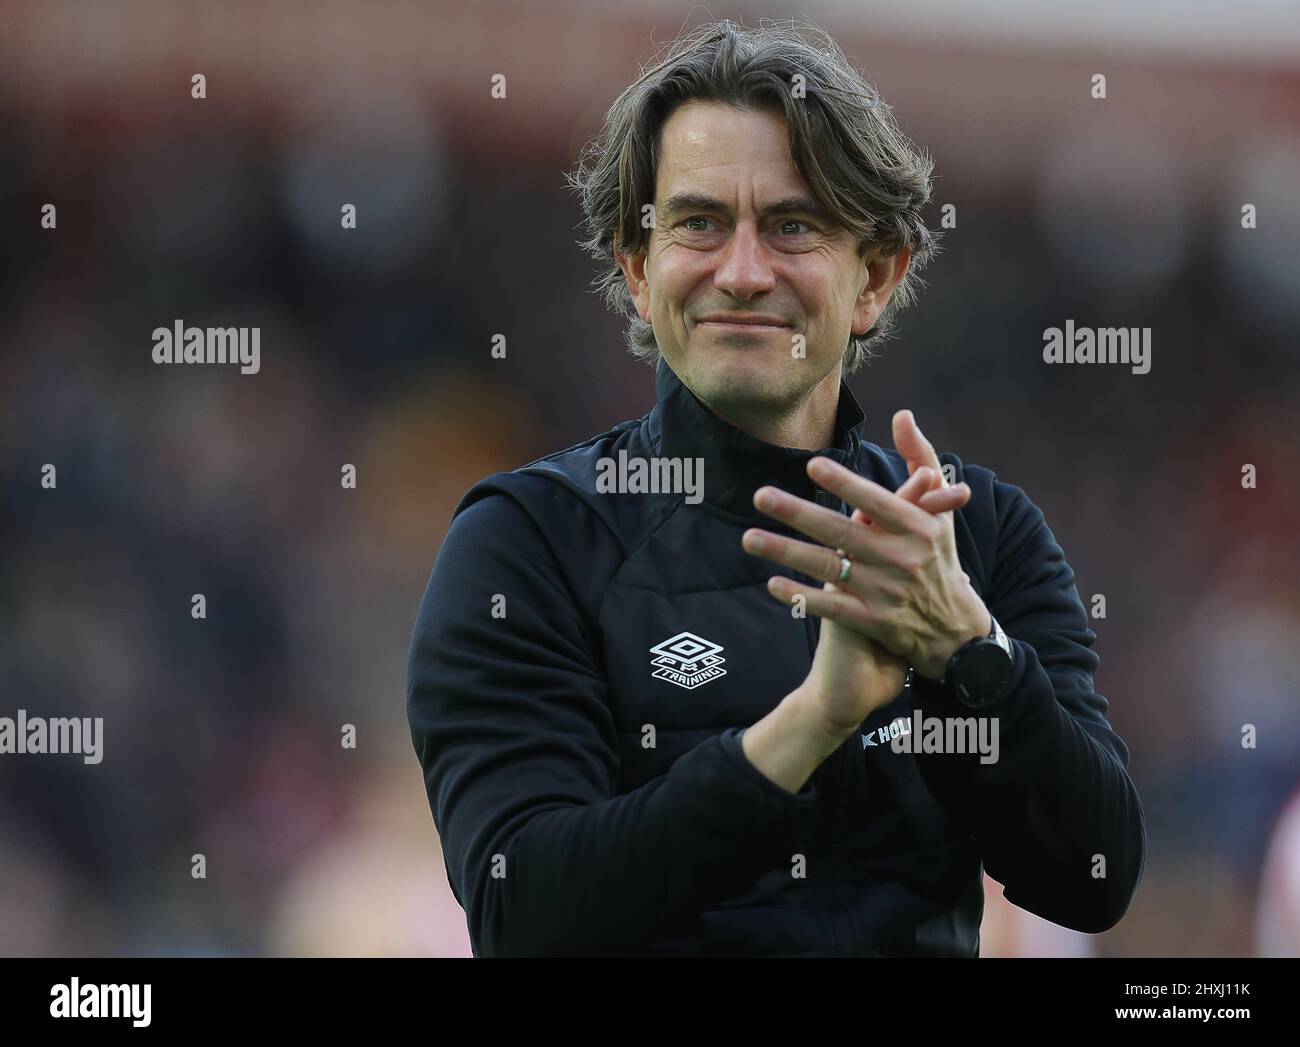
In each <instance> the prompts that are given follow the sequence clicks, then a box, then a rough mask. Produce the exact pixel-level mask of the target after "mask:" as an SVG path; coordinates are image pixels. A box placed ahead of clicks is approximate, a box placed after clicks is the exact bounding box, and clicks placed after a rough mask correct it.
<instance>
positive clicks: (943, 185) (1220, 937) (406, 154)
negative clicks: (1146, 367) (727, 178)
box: [0, 0, 1300, 956]
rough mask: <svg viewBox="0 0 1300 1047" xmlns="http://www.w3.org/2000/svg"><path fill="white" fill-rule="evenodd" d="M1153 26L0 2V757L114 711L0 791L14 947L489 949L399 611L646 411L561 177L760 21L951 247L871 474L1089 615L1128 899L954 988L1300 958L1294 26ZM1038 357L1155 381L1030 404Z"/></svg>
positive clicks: (3, 929)
mask: <svg viewBox="0 0 1300 1047" xmlns="http://www.w3.org/2000/svg"><path fill="white" fill-rule="evenodd" d="M1139 6H1140V5H1126V4H1121V3H1118V2H1112V0H1104V2H1092V3H1089V4H1088V5H1080V10H1079V12H1077V13H1069V12H1065V11H1055V12H1051V13H1049V12H1047V11H1040V10H1037V9H1036V6H1035V5H1031V4H1029V3H1021V2H997V3H986V4H980V5H957V4H954V3H945V2H938V0H909V2H908V3H906V4H902V3H896V2H889V3H880V4H874V5H873V4H859V3H849V2H834V3H823V4H820V5H804V6H802V7H800V8H799V9H798V10H797V11H796V10H791V9H788V8H782V7H780V6H779V5H736V4H725V5H715V6H711V7H709V8H708V9H707V10H706V9H705V8H704V7H702V6H701V7H696V8H692V7H691V6H690V5H686V4H671V3H655V2H650V3H646V2H639V3H637V4H630V3H622V2H616V3H608V2H604V3H597V2H595V0H572V2H568V3H564V4H554V5H547V4H537V5H534V4H527V3H523V2H522V0H519V2H508V0H498V2H494V3H491V4H486V5H483V4H474V3H453V2H447V3H442V2H435V3H375V4H361V3H356V4H345V3H330V4H308V3H276V4H271V5H261V4H255V3H249V2H237V3H229V4H221V5H188V4H172V3H164V2H148V3H145V2H140V3H126V2H111V3H103V4H96V5H83V4H79V3H70V2H63V0H60V2H45V3H36V2H23V0H0V231H2V236H3V248H2V249H0V715H7V716H11V717H12V716H14V715H15V712H16V710H17V709H18V708H20V707H21V708H25V709H26V710H27V711H28V713H29V714H31V715H48V716H59V715H65V716H74V715H77V716H103V717H104V720H105V742H104V753H105V757H104V760H103V763H102V764H100V765H98V766H85V765H83V763H82V762H81V759H80V757H76V756H65V757H50V756H47V757H34V756H30V755H28V756H18V755H10V756H5V757H0V953H3V954H19V955H67V954H108V955H117V954H160V953H162V954H182V955H207V954H225V955H279V954H310V955H332V954H364V955H441V956H456V955H469V952H470V950H469V944H468V937H467V934H466V930H465V920H464V914H463V913H462V911H461V910H460V908H459V906H458V905H457V904H456V902H455V900H454V899H453V898H452V896H451V893H450V891H449V889H448V887H447V883H446V879H445V874H444V870H443V865H442V859H441V854H440V852H439V849H438V842H437V837H436V833H435V831H434V826H433V822H432V818H431V816H430V812H429V808H428V804H427V800H426V797H425V793H424V788H423V783H422V780H421V773H420V768H419V765H418V763H417V761H416V759H415V756H414V753H413V751H412V748H411V742H410V737H409V734H408V730H407V724H406V720H405V706H404V701H405V693H404V681H405V668H406V657H407V650H408V644H409V640H410V633H411V627H412V624H413V622H414V616H415V612H416V608H417V605H418V602H419V598H420V595H421V593H422V591H423V588H424V585H425V583H426V581H427V578H428V574H429V571H430V568H431V567H432V564H433V561H434V557H435V555H436V553H437V550H438V545H439V542H440V540H441V538H442V536H443V534H444V533H445V530H446V527H447V523H448V518H449V514H450V512H451V509H452V507H453V506H454V505H455V503H456V501H457V500H458V499H459V497H460V496H461V494H463V493H464V491H465V490H466V489H467V488H469V487H470V486H471V485H472V484H473V483H474V482H475V481H476V480H478V479H479V478H481V477H482V476H484V475H486V474H488V473H491V472H494V471H497V470H503V469H511V468H515V467H517V466H519V465H522V464H524V463H526V462H528V461H530V460H532V459H534V458H537V457H540V456H542V455H544V454H548V453H550V452H552V451H554V450H558V449H560V448H562V447H566V446H569V445H570V444H573V443H577V442H579V441H581V440H584V439H586V438H587V437H589V436H591V435H592V434H594V433H597V432H600V431H603V430H605V429H607V428H609V427H610V426H612V425H613V424H614V423H616V422H619V421H621V420H624V419H627V418H634V417H638V416H640V415H642V414H643V413H645V412H646V411H647V410H649V408H650V407H651V406H652V404H653V397H654V381H653V372H652V371H651V370H650V369H649V368H648V367H645V366H644V365H641V364H638V363H636V362H635V361H634V360H633V359H632V358H631V357H630V356H629V355H628V354H627V353H626V351H625V350H624V348H623V344H622V323H621V321H620V320H619V319H618V318H616V317H614V316H611V315H609V314H607V313H606V312H605V311H604V310H603V308H602V305H601V303H600V301H599V299H598V298H597V297H596V296H595V295H594V294H592V293H590V292H589V289H588V285H589V281H590V280H591V278H592V276H593V275H594V269H593V267H592V263H591V262H590V261H589V259H587V258H586V257H585V256H584V255H583V254H582V253H581V251H580V250H579V248H578V247H577V246H576V245H575V240H576V239H577V238H578V236H579V235H580V230H579V228H578V221H579V217H580V216H579V211H578V207H577V202H576V200H575V199H574V198H573V197H572V195H571V194H570V193H569V192H568V191H567V190H566V189H565V185H564V177H563V175H564V172H565V171H566V170H568V169H571V168H572V166H573V165H574V163H575V162H576V160H577V156H578V153H579V150H580V149H581V147H582V145H583V144H584V143H585V142H586V141H587V140H588V139H589V138H590V137H591V136H592V135H594V134H595V133H596V131H597V130H598V129H599V126H600V120H601V117H602V115H603V112H604V109H605V108H606V107H607V106H608V105H609V103H610V102H611V101H612V100H613V98H614V97H615V96H616V94H617V93H618V92H619V90H621V88H622V87H623V86H624V85H625V84H626V83H628V82H629V81H630V80H631V79H633V78H634V76H635V75H636V72H637V69H638V63H644V62H647V61H648V60H649V59H650V58H651V57H652V55H653V54H654V52H655V50H656V49H657V48H658V47H659V46H661V45H663V44H665V43H666V42H668V41H670V40H671V39H672V38H673V37H675V36H676V35H677V33H678V32H679V30H680V29H682V28H683V27H686V26H691V25H694V24H696V23H698V22H700V21H703V20H711V19H713V18H721V17H737V18H742V19H743V20H744V21H746V22H747V23H748V24H750V25H753V24H756V23H757V21H758V20H759V18H761V17H780V18H785V17H790V16H791V15H799V16H806V17H810V18H812V19H813V20H815V21H816V22H817V23H818V24H819V25H821V26H822V27H823V28H825V29H826V30H827V31H828V32H830V33H831V35H832V36H833V37H834V38H835V39H836V40H837V41H838V42H839V43H840V45H841V47H842V48H843V49H844V50H845V51H846V53H848V55H849V56H850V58H852V59H853V60H854V61H855V62H856V63H857V64H858V66H859V68H861V69H862V70H863V71H864V73H865V74H866V76H867V77H868V79H869V80H871V81H872V82H873V83H875V84H876V85H877V87H878V88H879V90H880V92H881V93H882V94H883V96H884V99H885V101H886V102H887V103H889V104H891V105H892V106H894V108H895V112H896V114H897V117H898V120H899V123H900V125H901V127H902V129H903V131H904V132H905V133H906V134H908V135H909V136H910V137H912V138H913V140H915V141H916V142H917V143H918V144H919V145H921V146H922V147H924V148H925V149H927V150H928V151H929V152H930V153H931V155H933V157H934V158H935V161H936V191H935V201H934V203H933V204H932V205H931V209H930V211H929V213H928V214H927V216H926V217H927V218H928V219H929V221H930V223H931V224H932V225H938V223H939V219H940V208H941V207H942V206H943V205H945V204H953V205H955V208H956V216H957V226H956V228H955V229H952V230H951V231H949V232H948V233H947V234H946V236H945V238H944V250H943V253H941V254H940V255H939V257H938V258H937V259H936V260H935V262H934V263H933V264H932V265H931V267H930V268H929V269H928V270H927V271H926V273H925V276H926V278H927V280H928V282H929V285H930V286H929V288H928V290H926V291H925V292H924V293H923V294H922V297H921V299H920V301H919V303H918V304H917V305H916V306H915V307H914V308H913V309H911V310H909V311H908V312H906V313H904V314H903V315H902V317H901V320H900V328H899V332H898V336H897V337H896V338H894V339H892V340H891V341H889V342H887V343H885V344H884V345H882V346H880V347H879V349H878V353H879V355H878V358H877V359H876V360H875V361H874V362H872V363H871V364H869V365H868V366H866V367H865V368H863V369H862V370H861V371H859V372H858V373H857V374H855V375H854V376H853V377H852V378H851V379H850V384H851V386H852V388H853V389H854V391H855V393H856V395H857V396H858V398H859V400H860V402H861V403H862V405H863V407H864V410H865V411H866V414H867V424H866V429H867V438H868V439H869V440H872V441H874V442H876V443H881V444H886V445H888V443H889V441H890V434H889V419H890V417H891V415H892V414H893V412H894V411H895V410H897V409H899V408H902V407H910V408H912V409H913V410H914V411H915V412H916V416H917V419H918V421H919V423H920V425H921V426H922V428H923V429H924V430H925V432H926V433H927V434H928V435H929V436H930V437H931V439H932V440H934V441H935V443H936V444H937V445H938V446H939V447H940V448H941V449H946V450H953V451H955V452H956V453H958V454H959V455H960V456H961V457H962V458H963V460H965V461H968V462H975V463H979V464H983V465H987V466H989V467H991V468H993V469H994V470H995V471H996V472H997V473H998V475H999V476H1000V477H1001V478H1002V479H1004V480H1007V481H1009V482H1012V483H1015V484H1018V485H1020V486H1022V487H1024V489H1025V490H1026V492H1027V493H1028V494H1029V496H1030V498H1031V499H1033V500H1034V502H1035V503H1036V504H1038V505H1039V506H1040V507H1041V508H1042V509H1043V510H1044V512H1045V514H1046V516H1047V520H1048V522H1049V524H1050V525H1051V527H1052V529H1053V531H1054V533H1055V534H1056V536H1057V538H1058V539H1059V541H1060V542H1061V544H1062V545H1063V547H1064V549H1065V551H1066V554H1067V556H1068V558H1069V560H1070V562H1071V564H1072V566H1073V567H1074V569H1075V572H1076V574H1077V579H1078V586H1079V591H1080V594H1081V596H1082V597H1083V599H1084V601H1085V604H1087V605H1089V606H1091V601H1092V596H1093V594H1103V595H1104V596H1105V597H1106V610H1107V614H1106V618H1105V619H1104V620H1096V621H1094V622H1093V627H1094V629H1095V630H1096V632H1097V634H1098V642H1097V650H1098V651H1099V653H1100V655H1101V668H1100V671H1099V674H1098V676H1097V679H1096V684H1097V689H1098V690H1099V691H1100V692H1101V693H1102V694H1104V695H1106V696H1107V697H1108V698H1109V699H1110V701H1111V703H1112V704H1111V720H1112V723H1113V724H1114V725H1115V727H1116V728H1117V730H1118V731H1119V732H1120V734H1121V735H1122V736H1123V737H1124V739H1125V740H1126V741H1127V743H1128V744H1129V746H1130V748H1131V750H1132V761H1131V765H1130V770H1131V773H1132V775H1133V778H1134V780H1135V781H1136V783H1137V786H1138V789H1139V792H1140V795H1141V797H1142V801H1143V805H1144V808H1145V812H1146V819H1147V825H1148V830H1149V834H1150V849H1149V856H1148V859H1147V866H1146V874H1145V878H1144V880H1143V882H1142V885H1141V887H1140V888H1139V891H1138V894H1137V897H1136V899H1135V900H1134V903H1133V906H1132V908H1131V910H1130V912H1129V914H1128V916H1127V917H1126V918H1125V919H1124V920H1123V921H1122V922H1121V923H1120V924H1119V925H1118V926H1117V927H1116V928H1115V929H1113V930H1112V931H1110V932H1107V933H1106V934H1103V935H1098V936H1085V935H1077V934H1073V933H1071V932H1067V931H1063V930H1062V929H1060V928H1055V927H1053V926H1052V925H1050V924H1046V923H1045V922H1044V921H1041V920H1038V919H1037V918H1035V917H1030V916H1028V915H1027V914H1024V913H1021V912H1019V911H1018V910H1014V909H1013V908H1012V907H1010V906H1009V905H1008V904H1007V903H1006V902H1005V901H1003V899H1002V898H1001V891H1000V888H998V886H997V885H996V884H993V883H992V882H991V881H990V882H989V884H988V888H989V890H988V915H987V918H986V926H985V934H984V953H985V955H990V956H997V955H1095V956H1119V955H1202V956H1209V955H1231V956H1246V955H1255V954H1282V953H1289V954H1291V955H1295V954H1297V953H1300V807H1297V805H1296V797H1297V790H1300V668H1297V665H1298V663H1297V649H1298V648H1300V588H1298V587H1297V579H1298V578H1300V541H1298V540H1297V534H1300V495H1298V494H1297V488H1296V482H1297V467H1300V435H1298V427H1297V414H1298V412H1297V404H1298V400H1300V397H1298V396H1297V392H1298V390H1300V382H1298V381H1297V379H1298V378H1300V354H1298V352H1297V346H1296V339H1295V331H1296V329H1297V327H1296V325H1297V321H1298V320H1300V294H1297V288H1298V286H1300V284H1298V283H1297V262H1296V258H1297V251H1296V244H1297V242H1298V241H1300V200H1298V199H1297V197H1296V193H1295V189H1296V185H1297V184H1298V179H1297V173H1298V172H1300V133H1298V132H1300V57H1298V56H1300V47H1298V46H1297V43H1300V41H1298V40H1297V37H1298V36H1300V26H1298V25H1297V24H1296V22H1295V21H1294V19H1293V18H1291V19H1289V20H1288V19H1285V18H1283V17H1282V16H1283V14H1284V13H1285V12H1286V9H1287V5H1282V4H1272V3H1267V2H1263V0H1254V2H1250V3H1244V4H1240V5H1235V6H1234V7H1233V8H1232V9H1231V10H1228V9H1226V8H1225V9H1223V10H1218V8H1219V7H1221V6H1222V5H1211V4H1208V3H1200V2H1192V3H1188V4H1185V5H1180V7H1179V9H1178V13H1177V15H1174V14H1172V13H1170V14H1168V15H1166V16H1162V15H1160V14H1159V13H1158V11H1159V10H1168V9H1161V8H1151V9H1147V10H1138V9H1137V8H1138V7H1139ZM1291 13H1292V14H1293V13H1294V12H1291ZM196 73H202V74H204V76H205V77H206V80H207V85H206V87H207V97H206V98H205V99H202V100H197V99H195V98H193V97H192V96H191V77H192V76H193V75H194V74H196ZM495 74H503V75H504V76H505V78H506V81H505V82H506V97H505V98H503V99H495V100H494V99H493V98H491V96H490V92H491V87H492V77H493V76H494V75H495ZM1096 74H1104V76H1105V78H1106V84H1107V96H1106V98H1105V100H1095V99H1094V98H1093V97H1092V96H1091V90H1092V86H1093V79H1092V78H1093V77H1094V76H1095V75H1096ZM47 203H53V204H54V205H55V206H56V208H57V228H56V229H52V230H51V229H43V228H42V227H41V208H42V206H43V205H44V204H47ZM345 203H352V204H355V205H356V207H357V214H358V227H357V228H356V229H355V230H345V229H342V228H341V227H340V220H339V218H340V207H341V206H342V205H343V204H345ZM1245 204H1253V205H1254V207H1255V208H1256V213H1257V227H1256V228H1253V229H1244V228H1243V227H1242V217H1241V216H1242V207H1243V205H1245ZM177 319H181V320H184V321H185V322H186V323H188V324H194V325H199V326H208V325H211V326H260V327H261V331H262V335H261V352H262V362H261V370H260V372H259V373H258V374H256V375H241V374H240V373H239V372H238V369H237V368H221V367H181V366H174V367H160V366H156V365H154V364H153V363H152V361H151V350H152V338H151V332H152V330H153V329H154V328H155V327H157V326H170V325H171V324H172V323H173V322H174V321H175V320H177ZM1068 319H1073V320H1074V322H1075V323H1076V324H1077V325H1080V326H1096V327H1104V326H1123V327H1150V328H1151V330H1152V343H1153V348H1152V358H1151V363H1152V366H1151V370H1150V373H1149V374H1145V375H1135V374H1132V373H1131V372H1130V371H1129V369H1128V368H1126V367H1122V366H1109V367H1097V366H1093V367H1087V366H1074V367H1071V366H1058V367H1049V366H1046V365H1044V363H1043V362H1042V359H1041V352H1042V345H1043V334H1042V332H1043V329H1044V328H1046V327H1050V326H1063V325H1064V324H1065V322H1066V321H1067V320H1068ZM497 333H503V334H505V335H506V337H507V340H508V341H507V345H508V350H507V357H506V359H504V360H497V359H493V358H492V356H491V345H492V336H493V335H494V334H497ZM46 463H53V464H55V465H56V466H57V470H58V473H57V477H58V486H57V488H56V489H54V490H46V489H43V488H42V487H41V484H40V476H41V468H42V466H43V465H44V464H46ZM345 464H353V465H355V466H356V469H357V487H356V489H355V490H345V489H343V488H342V486H341V484H340V475H341V473H340V471H341V468H342V467H343V465H345ZM1245 464H1253V465H1254V466H1255V467H1256V469H1257V474H1258V486H1257V487H1256V488H1255V489H1243V487H1242V483H1241V475H1242V467H1243V465H1245ZM195 593H203V594H205V595H206V598H207V615H208V616H207V618H206V620H202V621H198V620H195V619H193V618H192V617H191V614H190V608H191V602H190V601H191V597H192V595H193V594H195ZM345 723H350V724H354V725H355V726H356V729H357V741H358V744H357V747H356V748H355V749H345V748H343V747H342V746H341V745H340V731H341V725H343V724H345ZM1246 724H1253V725H1254V727H1255V730H1256V737H1257V744H1256V746H1255V747H1254V748H1243V745H1242V729H1243V726H1244V725H1246ZM1289 802H1290V804H1291V806H1290V808H1289V810H1290V814H1289V816H1288V815H1285V814H1284V812H1285V811H1287V810H1288V803H1289ZM200 853H201V854H203V855H204V856H205V857H206V861H207V876H206V878H205V879H197V880H196V879H194V878H192V876H191V858H192V856H193V855H194V854H200Z"/></svg>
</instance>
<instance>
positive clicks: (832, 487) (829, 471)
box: [760, 456, 930, 548]
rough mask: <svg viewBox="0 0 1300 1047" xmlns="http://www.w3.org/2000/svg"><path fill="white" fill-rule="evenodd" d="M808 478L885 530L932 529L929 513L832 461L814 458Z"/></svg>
mask: <svg viewBox="0 0 1300 1047" xmlns="http://www.w3.org/2000/svg"><path fill="white" fill-rule="evenodd" d="M808 475H809V476H811V477H812V478H813V480H814V481H815V482H816V483H817V485H818V486H819V487H824V488H825V489H826V490H828V491H830V492H831V493H832V494H836V495H838V496H839V497H840V498H841V499H842V500H843V501H845V502H848V504H849V505H852V506H853V507H854V508H856V509H861V510H862V511H863V512H864V513H865V514H866V515H867V516H869V517H871V519H872V520H873V521H874V522H875V523H877V524H879V525H880V526H881V527H883V528H884V529H885V530H888V531H893V532H894V533H896V534H906V533H908V532H911V531H915V530H917V529H918V528H921V527H923V526H928V521H929V515H930V514H929V513H927V512H925V511H924V510H922V509H918V508H917V507H916V506H914V505H912V504H911V503H910V502H908V501H907V500H906V499H904V498H900V497H898V495H896V494H895V493H894V492H893V491H889V490H886V489H885V488H884V487H881V486H880V484H877V483H873V482H872V481H870V480H868V479H867V478H866V477H865V476H859V475H858V474H857V473H855V472H852V471H850V470H848V469H845V468H844V466H842V465H840V464H839V463H838V462H833V461H831V460H830V459H829V458H823V457H821V456H817V457H814V458H810V459H809V460H808ZM760 508H762V507H761V506H760ZM801 530H802V528H801ZM844 548H847V546H845V547H844Z"/></svg>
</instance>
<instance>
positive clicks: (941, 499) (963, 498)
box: [916, 483, 971, 516]
mask: <svg viewBox="0 0 1300 1047" xmlns="http://www.w3.org/2000/svg"><path fill="white" fill-rule="evenodd" d="M970 497H971V490H970V485H969V484H966V483H960V484H958V485H957V486H956V487H945V488H943V489H942V490H939V491H927V492H926V493H925V494H923V495H921V497H920V498H918V499H917V502H916V504H917V505H918V506H920V507H921V508H922V509H924V510H925V511H926V512H928V513H930V514H931V515H933V516H937V515H938V514H939V513H948V512H954V511H956V510H957V509H960V508H961V507H962V506H964V505H965V504H966V503H967V502H969V501H970Z"/></svg>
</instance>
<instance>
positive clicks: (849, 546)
mask: <svg viewBox="0 0 1300 1047" xmlns="http://www.w3.org/2000/svg"><path fill="white" fill-rule="evenodd" d="M891 497H892V496H891ZM754 505H755V507H756V508H757V509H758V510H759V511H760V512H763V513H766V514H767V515H768V516H770V517H772V518H773V519H776V520H780V521H781V522H782V523H786V524H789V525H790V526H791V527H793V528H794V529H795V530H796V531H802V532H803V533H804V534H806V535H807V536H808V537H809V538H812V539H815V540H816V541H818V542H820V543H821V544H822V545H827V546H830V547H831V548H832V549H843V550H845V551H846V552H848V553H851V554H852V555H853V556H854V558H855V559H858V560H861V561H863V562H865V563H888V562H890V557H889V555H888V550H887V549H886V548H885V545H884V543H885V541H886V540H887V539H889V538H892V537H893V536H892V535H887V534H881V533H880V532H879V531H873V530H871V529H870V528H867V527H863V526H862V525H861V524H860V523H858V522H857V521H855V520H852V519H850V518H849V517H847V516H845V515H844V514H842V513H837V512H835V511H834V510H832V509H826V508H823V507H822V506H820V505H814V504H813V503H812V502H810V501H808V500H807V499H805V498H799V497H797V496H795V495H792V494H789V493H788V492H786V491H782V490H781V489H780V488H777V487H760V488H759V489H758V490H757V491H755V492H754ZM915 511H916V512H921V510H920V509H917V510H915ZM763 533H764V534H770V533H771V532H766V531H765V532H763ZM772 537H773V538H778V537H780V536H779V535H772ZM836 561H837V564H838V557H837V558H836ZM836 573H838V569H837V571H836Z"/></svg>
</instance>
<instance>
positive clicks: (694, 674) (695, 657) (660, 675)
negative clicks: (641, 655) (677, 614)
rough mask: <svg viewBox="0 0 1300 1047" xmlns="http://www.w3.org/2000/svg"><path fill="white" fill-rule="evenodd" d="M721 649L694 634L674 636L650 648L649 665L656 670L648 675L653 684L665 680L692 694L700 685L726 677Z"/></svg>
mask: <svg viewBox="0 0 1300 1047" xmlns="http://www.w3.org/2000/svg"><path fill="white" fill-rule="evenodd" d="M722 651H723V648H722V647H721V646H720V645H718V644H716V643H713V642H712V641H710V640H706V639H704V637H702V636H696V635H695V634H694V633H678V634H677V635H676V636H672V637H669V638H668V639H667V640H664V641H663V642H662V643H657V644H655V645H654V646H653V647H651V648H650V653H651V654H652V655H654V656H655V657H654V658H652V659H651V661H650V664H651V665H654V666H658V668H656V669H655V671H654V672H653V673H651V674H650V675H651V676H652V677H653V678H655V679H657V680H667V681H668V682H669V683H675V684H676V685H677V686H678V687H685V688H686V689H687V690H688V691H692V690H694V689H695V688H696V687H699V686H700V684H704V683H708V682H709V681H710V680H716V679H717V678H718V677H719V676H726V675H727V670H726V669H724V668H722V663H723V662H725V661H726V660H727V659H725V658H723V657H721V655H722Z"/></svg>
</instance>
